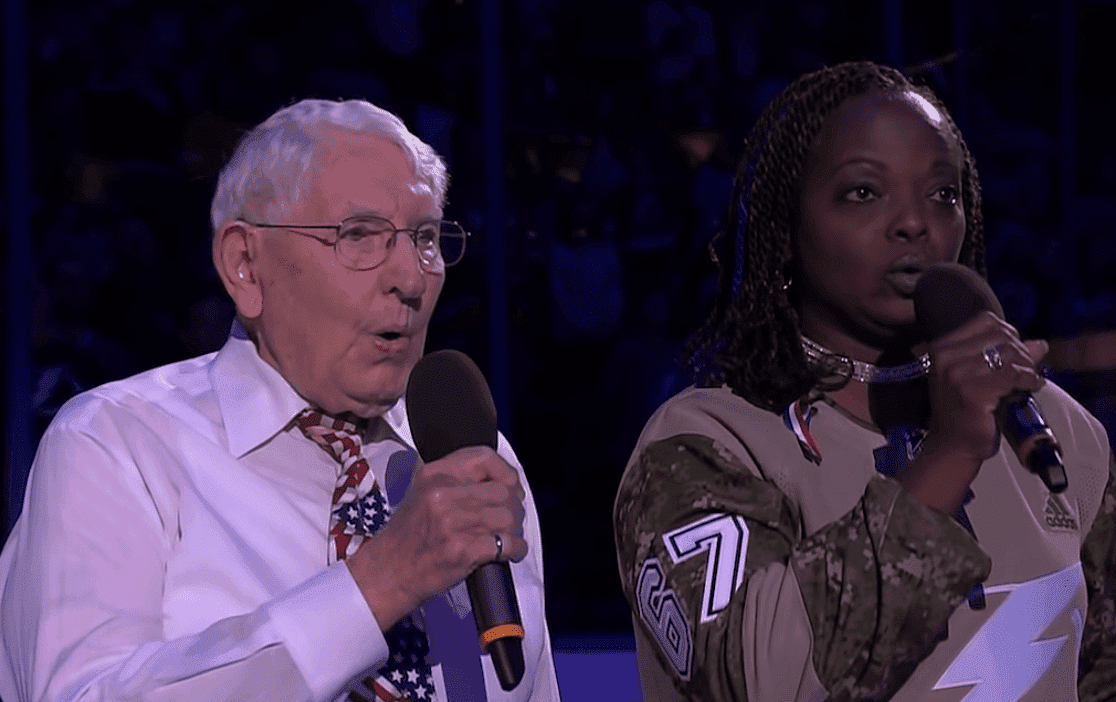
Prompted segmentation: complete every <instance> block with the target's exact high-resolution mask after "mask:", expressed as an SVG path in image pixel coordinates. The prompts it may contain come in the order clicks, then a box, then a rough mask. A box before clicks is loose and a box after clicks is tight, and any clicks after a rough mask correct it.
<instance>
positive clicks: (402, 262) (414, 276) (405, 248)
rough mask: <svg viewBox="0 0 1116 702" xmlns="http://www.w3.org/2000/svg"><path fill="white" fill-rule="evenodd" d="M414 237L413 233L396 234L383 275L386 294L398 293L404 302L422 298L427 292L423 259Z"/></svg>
mask: <svg viewBox="0 0 1116 702" xmlns="http://www.w3.org/2000/svg"><path fill="white" fill-rule="evenodd" d="M413 236H414V235H413V233H412V232H405V231H400V232H397V233H396V235H395V237H394V238H393V239H394V240H393V241H392V242H391V245H390V246H389V247H388V250H387V258H385V259H384V263H383V272H382V273H381V276H382V283H383V286H384V289H385V292H397V293H398V294H399V296H400V297H401V298H402V299H404V300H408V299H415V298H420V297H422V294H423V293H424V292H425V291H426V276H425V275H424V270H423V267H422V258H421V257H420V256H419V252H418V248H417V247H416V246H415V240H414V238H413Z"/></svg>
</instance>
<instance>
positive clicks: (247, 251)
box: [213, 220, 263, 319]
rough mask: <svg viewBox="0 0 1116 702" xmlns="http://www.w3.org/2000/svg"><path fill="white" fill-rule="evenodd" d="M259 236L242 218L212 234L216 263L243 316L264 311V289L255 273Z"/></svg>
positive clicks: (226, 287)
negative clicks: (256, 235) (257, 236)
mask: <svg viewBox="0 0 1116 702" xmlns="http://www.w3.org/2000/svg"><path fill="white" fill-rule="evenodd" d="M257 242H258V239H257V238H256V237H255V236H254V234H253V232H252V231H251V229H250V226H249V225H248V224H246V223H245V222H242V221H240V220H232V221H229V222H226V223H225V224H224V226H223V227H221V229H220V230H219V231H218V232H217V233H216V234H215V235H214V237H213V266H214V267H215V268H216V269H217V276H218V277H219V278H220V279H221V283H223V284H224V286H225V290H226V291H228V293H229V297H231V298H232V301H233V304H235V305H236V311H237V313H238V314H239V315H240V316H241V317H243V318H244V319H255V318H256V317H259V316H260V314H261V313H262V312H263V292H262V290H261V289H260V280H259V276H258V275H257V273H256V266H255V261H256V253H257Z"/></svg>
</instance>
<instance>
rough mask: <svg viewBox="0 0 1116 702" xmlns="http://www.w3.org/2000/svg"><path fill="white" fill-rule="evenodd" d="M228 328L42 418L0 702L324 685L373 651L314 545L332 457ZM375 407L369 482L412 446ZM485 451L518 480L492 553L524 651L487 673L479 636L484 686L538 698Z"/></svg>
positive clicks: (532, 523)
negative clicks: (510, 482)
mask: <svg viewBox="0 0 1116 702" xmlns="http://www.w3.org/2000/svg"><path fill="white" fill-rule="evenodd" d="M239 336H240V335H237V334H234V335H232V336H230V338H229V341H228V342H227V343H226V344H225V346H224V347H223V348H222V349H221V350H220V351H219V352H217V353H213V354H208V355H205V356H201V357H199V358H195V359H191V360H188V361H182V362H180V363H174V364H171V365H168V366H164V367H162V368H156V369H154V370H151V371H148V372H146V373H141V374H140V375H137V376H134V377H132V378H128V379H126V380H122V381H118V382H114V383H109V384H107V385H103V386H101V387H99V388H96V389H94V390H92V391H89V392H86V393H83V394H81V395H79V396H77V397H75V398H74V399H72V400H71V401H70V402H68V403H67V404H66V405H65V406H64V407H63V408H62V409H61V410H60V411H59V412H58V415H57V416H56V417H55V419H54V421H53V422H52V423H51V425H50V427H49V428H48V429H47V431H46V433H45V434H44V436H43V439H42V441H41V443H40V444H39V450H38V453H37V455H36V456H35V462H34V465H33V467H32V469H31V474H30V478H29V481H28V488H27V493H26V496H25V498H24V503H23V512H22V514H21V516H20V518H19V520H18V522H17V523H16V526H15V528H14V529H13V531H12V534H11V536H10V537H9V539H8V542H7V544H6V545H5V546H4V550H3V554H2V555H0V590H2V592H0V597H2V600H0V698H3V700H4V702H32V701H34V702H39V701H41V700H50V701H52V702H53V701H56V700H57V701H60V702H62V701H65V702H69V701H71V700H83V701H85V700H106V701H107V700H114V701H116V700H153V701H162V700H183V701H187V700H188V701H190V702H194V701H202V700H204V701H206V702H217V701H220V700H236V701H237V702H245V701H249V700H268V701H269V702H279V701H291V702H295V701H303V700H306V701H313V702H327V701H329V700H339V699H343V698H344V696H345V691H346V690H347V689H348V687H349V686H350V685H351V684H353V683H354V682H355V681H358V680H360V679H361V678H363V677H364V676H365V675H367V674H369V673H372V672H374V671H375V670H377V669H378V668H379V667H380V666H382V665H383V663H384V661H385V660H386V659H387V656H388V649H387V644H386V642H385V640H384V636H383V634H382V633H381V631H380V626H379V624H377V622H376V620H375V618H374V617H373V615H372V612H371V610H369V608H368V605H367V603H366V602H365V600H364V597H363V596H362V595H361V592H360V590H359V589H358V588H357V585H356V583H355V582H354V581H353V578H352V576H351V575H350V574H349V570H348V568H347V567H346V566H345V564H344V563H338V564H336V565H333V566H328V567H327V565H326V564H327V549H328V540H327V539H328V537H327V533H326V532H327V529H328V525H329V511H330V506H331V497H332V492H333V488H334V483H335V481H336V479H337V476H338V472H339V470H340V467H339V465H338V463H337V462H336V461H335V460H334V459H333V458H332V457H331V456H330V455H329V454H327V453H326V452H325V451H323V450H322V449H321V448H320V447H318V446H317V445H315V444H314V443H312V442H311V441H309V440H307V439H306V438H305V437H304V436H303V435H302V433H301V432H300V431H299V429H298V428H297V427H296V426H293V425H292V424H291V420H292V419H293V418H294V417H295V416H296V415H297V414H299V413H300V412H301V411H302V410H304V409H306V407H307V406H308V405H307V402H306V401H305V400H304V399H302V398H301V397H300V396H299V395H298V394H297V393H296V392H295V391H294V389H292V388H291V386H290V385H289V384H288V383H287V382H286V381H285V380H284V379H283V378H282V376H280V375H279V373H278V372H277V371H276V370H275V369H274V368H272V367H271V366H270V365H268V364H267V363H266V362H264V361H263V360H262V359H261V358H260V357H259V355H258V354H257V352H256V349H255V346H254V345H253V344H252V342H251V341H248V340H247V339H244V338H239ZM384 419H385V420H386V425H387V426H386V427H385V426H384V425H380V429H381V431H380V432H379V433H378V434H377V435H374V436H372V437H371V438H370V439H369V440H368V441H367V443H366V444H365V446H364V449H363V453H364V456H365V457H366V458H367V459H368V463H369V466H370V467H371V470H372V471H374V472H375V473H376V479H377V481H378V482H379V483H380V484H381V485H384V483H385V480H384V479H385V476H384V471H385V466H386V465H387V461H388V458H389V456H391V455H392V454H393V453H395V452H398V451H399V450H401V449H402V444H403V443H406V444H407V445H411V446H413V440H412V438H411V433H410V429H409V427H408V424H407V418H406V410H405V406H404V403H403V402H402V401H400V402H398V403H397V404H396V405H395V407H393V408H392V409H391V410H390V411H389V412H388V413H387V414H386V415H385V417H384ZM387 427H390V429H388V428H387ZM498 452H499V454H500V455H501V456H503V457H504V459H505V460H507V461H508V462H509V463H510V464H511V465H512V466H514V467H515V468H516V470H518V471H519V473H520V480H521V481H522V483H523V487H524V489H525V490H527V497H526V498H525V507H526V512H527V516H526V521H525V525H524V528H525V538H526V540H527V543H528V546H529V548H530V550H529V553H528V555H527V557H526V558H525V559H524V560H523V561H522V562H520V563H515V564H512V574H513V577H514V579H515V584H516V590H517V594H518V597H519V607H520V611H521V613H522V617H523V625H524V629H525V630H526V638H525V639H524V641H523V654H524V659H525V662H526V671H525V673H524V676H523V681H522V682H521V683H520V684H519V685H518V686H517V687H516V688H515V689H514V690H512V691H511V692H505V691H504V690H502V689H501V688H500V686H499V683H498V682H497V679H496V675H495V671H494V669H493V667H492V663H491V661H490V659H489V657H488V656H487V655H484V656H481V666H482V669H483V672H484V678H485V685H486V688H487V696H488V700H490V702H513V701H514V702H558V700H559V695H558V684H557V680H556V678H555V673H554V662H553V656H552V654H551V649H550V636H549V633H548V630H547V625H546V619H545V614H544V613H545V609H544V602H543V578H542V554H541V543H540V538H539V522H538V515H537V513H536V511H535V504H534V500H533V498H532V496H531V492H530V489H529V488H528V486H527V481H526V477H525V476H524V475H523V470H522V467H521V466H520V465H519V462H518V460H517V459H516V457H515V454H514V453H513V452H512V450H511V447H510V446H509V445H508V443H507V441H506V440H505V439H504V437H503V436H500V438H499V447H498ZM384 567H385V568H390V567H392V564H390V563H387V564H384ZM462 590H464V587H463V586H461V585H459V586H458V587H457V588H455V589H454V590H451V591H450V595H449V596H451V599H452V600H453V601H454V602H455V604H456V605H457V606H458V608H459V609H460V605H461V600H462V598H461V597H460V595H461V592H460V591H462ZM465 601H466V602H467V598H465ZM434 677H435V680H436V681H437V680H438V678H439V671H437V670H435V676H434ZM439 687H440V686H439ZM438 695H439V698H438V699H440V700H444V698H445V693H444V689H441V688H440V689H439V690H438ZM448 702H453V701H452V700H450V701H448Z"/></svg>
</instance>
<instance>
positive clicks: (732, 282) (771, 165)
mask: <svg viewBox="0 0 1116 702" xmlns="http://www.w3.org/2000/svg"><path fill="white" fill-rule="evenodd" d="M876 90H885V91H896V92H908V91H913V92H915V93H917V94H918V95H921V96H923V97H925V98H926V99H927V100H928V101H929V102H930V103H931V104H932V105H934V106H935V107H936V108H937V109H938V110H939V111H940V112H941V113H942V115H943V117H944V118H945V122H946V124H947V126H948V129H949V131H950V133H951V134H952V135H953V137H954V139H955V140H956V141H957V144H958V146H959V148H960V150H961V155H962V169H961V190H962V199H963V205H964V210H965V239H964V241H963V243H962V246H961V253H960V256H959V261H960V262H961V263H963V264H965V265H967V266H969V267H970V268H973V269H974V270H976V271H978V272H979V273H980V274H981V275H985V265H984V235H983V219H982V217H981V205H980V182H979V180H978V177H977V170H976V163H975V161H974V160H973V157H972V154H970V153H969V148H968V146H966V144H965V141H964V139H962V137H961V132H960V130H958V129H957V125H956V124H954V122H953V118H952V117H951V116H950V115H949V112H948V111H947V110H946V108H945V105H943V104H942V102H941V100H939V99H938V97H937V96H936V95H935V94H934V93H933V91H931V90H930V89H929V88H927V87H925V86H922V85H915V84H913V83H912V82H911V81H910V80H909V79H908V78H907V77H906V76H904V75H903V74H902V73H900V72H899V71H897V70H895V69H893V68H889V67H887V66H880V65H877V64H875V63H871V62H868V61H860V62H853V63H843V64H840V65H837V66H832V67H829V68H823V69H821V70H819V71H815V72H813V73H808V74H806V75H804V76H802V77H800V78H798V79H797V80H795V81H794V82H793V83H791V84H790V85H789V86H787V88H786V89H784V90H783V92H782V93H780V94H779V96H778V97H776V98H775V99H774V100H773V101H772V102H771V104H770V105H768V106H767V109H765V110H764V112H763V114H762V115H760V118H759V120H757V122H756V124H755V126H754V127H753V128H752V131H751V133H750V134H749V135H748V139H747V141H746V143H745V149H744V156H743V158H742V159H741V161H740V165H739V167H738V168H737V172H736V180H735V184H734V186H733V198H732V202H731V204H730V207H729V216H728V228H727V230H726V231H727V233H728V234H729V235H731V237H732V241H731V242H727V244H728V245H727V246H724V247H722V248H724V249H727V250H726V251H724V252H722V253H719V254H714V259H715V260H716V261H717V264H718V267H719V268H720V281H719V289H718V294H717V299H716V303H715V305H714V308H713V312H712V314H711V315H710V316H709V318H708V319H707V320H706V322H705V324H704V325H703V326H702V327H701V329H699V330H698V332H697V333H696V334H695V335H694V337H693V338H692V339H691V340H690V342H689V345H688V347H687V349H686V355H685V360H686V362H687V364H688V365H689V367H690V369H691V371H692V372H693V373H694V375H695V379H696V380H697V382H698V383H699V384H701V385H706V386H709V385H719V384H721V383H724V384H726V385H728V387H729V388H730V389H732V391H733V392H734V393H736V394H737V395H740V396H741V397H743V398H744V399H746V400H748V401H749V402H751V403H752V404H754V405H756V406H757V407H762V408H764V409H767V410H769V411H772V412H776V413H781V412H782V411H783V410H784V409H785V408H786V406H787V405H788V404H789V403H791V402H793V401H794V400H796V399H798V398H800V397H802V396H803V395H805V394H807V393H808V392H809V391H810V390H811V389H813V388H814V387H817V386H818V385H819V382H820V381H821V379H822V377H823V376H830V375H831V373H832V369H831V368H826V369H821V368H818V367H815V366H812V365H811V364H810V363H809V362H808V361H807V358H806V354H805V353H804V352H803V350H802V337H801V333H800V331H799V326H798V313H797V312H796V310H795V305H794V300H793V297H794V291H793V288H792V289H790V290H788V284H789V283H790V281H791V279H790V273H791V271H793V270H795V262H796V260H795V256H796V254H795V245H794V238H793V235H794V231H795V228H796V226H797V220H798V212H799V206H800V199H801V193H800V184H801V180H802V176H803V173H804V171H805V167H806V162H807V158H808V156H809V153H810V148H811V146H812V145H813V143H814V140H815V138H816V137H817V135H818V133H819V132H820V131H821V128H822V125H823V124H824V123H825V120H826V119H827V118H828V117H829V115H830V114H832V113H833V112H834V111H835V110H836V109H837V108H838V107H840V106H841V105H842V104H843V103H844V102H845V101H846V100H848V99H849V98H851V97H855V96H857V95H862V94H864V93H868V92H873V91H876ZM711 250H712V247H711ZM844 382H847V377H846V378H844Z"/></svg>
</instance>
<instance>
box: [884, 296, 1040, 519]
mask: <svg viewBox="0 0 1116 702" xmlns="http://www.w3.org/2000/svg"><path fill="white" fill-rule="evenodd" d="M1048 350H1049V345H1048V344H1047V343H1046V342H1045V341H1041V340H1035V341H1022V340H1020V338H1019V334H1018V332H1016V330H1015V328H1014V327H1012V326H1011V325H1010V324H1008V323H1007V322H1005V321H1003V320H1002V319H1000V318H999V317H997V316H996V315H994V314H992V313H991V312H983V313H981V314H979V315H977V316H976V317H974V318H973V319H972V320H970V321H969V322H967V323H965V324H964V325H962V326H961V327H958V328H957V329H955V330H953V331H952V332H950V333H948V334H946V335H944V336H942V337H940V338H939V339H937V340H935V341H934V342H933V343H931V344H930V359H931V367H930V378H929V383H930V412H931V414H930V427H929V434H928V435H927V437H926V442H925V443H924V444H923V450H922V452H921V453H920V454H919V456H918V458H917V459H915V460H914V461H913V462H912V463H911V465H910V466H909V467H908V468H907V470H906V471H904V473H903V474H902V475H901V476H900V478H899V480H900V482H901V483H902V484H903V486H904V487H905V488H907V490H908V491H909V492H910V493H911V494H912V495H914V496H915V497H916V498H918V499H919V500H920V501H922V502H923V503H924V504H926V505H927V506H929V507H932V508H934V509H937V510H939V511H942V512H945V513H947V514H952V513H953V512H955V511H956V510H957V508H958V507H959V506H960V505H961V500H962V499H963V498H964V496H965V492H966V491H967V490H968V487H969V483H971V482H972V481H973V479H974V478H975V477H976V475H977V472H978V471H979V470H980V465H981V463H983V462H984V461H985V460H986V459H988V458H991V457H992V456H994V455H996V452H997V451H998V450H999V447H1000V431H999V428H998V426H997V425H996V409H997V407H999V405H1000V402H1001V400H1003V398H1005V397H1007V396H1008V395H1011V394H1012V393H1014V392H1016V391H1031V392H1033V391H1036V390H1038V389H1039V388H1040V387H1042V384H1043V383H1044V382H1045V381H1044V379H1043V378H1042V376H1041V375H1040V374H1039V373H1038V371H1037V370H1036V367H1037V366H1038V363H1039V362H1040V361H1041V360H1042V359H1043V357H1044V356H1045V355H1046V352H1047V351H1048Z"/></svg>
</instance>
